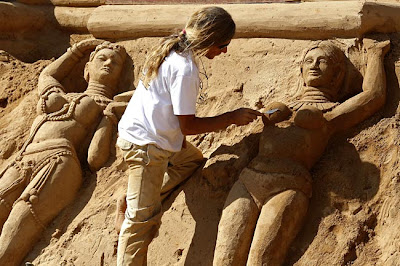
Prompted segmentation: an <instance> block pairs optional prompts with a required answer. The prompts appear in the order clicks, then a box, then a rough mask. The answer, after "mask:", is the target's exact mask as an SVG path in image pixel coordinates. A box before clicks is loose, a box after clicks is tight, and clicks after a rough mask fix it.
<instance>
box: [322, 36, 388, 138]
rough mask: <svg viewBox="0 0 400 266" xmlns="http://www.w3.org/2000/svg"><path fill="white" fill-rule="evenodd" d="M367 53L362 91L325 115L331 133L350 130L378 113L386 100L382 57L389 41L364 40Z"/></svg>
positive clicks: (386, 50)
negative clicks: (374, 41)
mask: <svg viewBox="0 0 400 266" xmlns="http://www.w3.org/2000/svg"><path fill="white" fill-rule="evenodd" d="M364 46H365V48H366V53H367V69H366V72H365V76H364V81H363V85H362V89H363V91H362V92H361V93H359V94H357V95H355V96H353V97H352V98H350V99H348V100H347V101H345V102H344V103H342V104H340V105H339V106H337V107H335V108H334V109H333V110H332V111H331V112H329V113H327V114H325V118H326V120H327V121H328V125H329V127H330V129H331V131H332V132H335V131H341V130H344V129H347V128H350V127H352V126H354V125H356V124H358V123H359V122H361V121H363V120H364V119H366V118H367V117H369V116H371V115H372V114H374V113H375V112H376V111H378V110H379V109H380V108H381V107H382V106H383V105H384V103H385V99H386V75H385V69H384V63H383V60H384V57H385V54H386V53H387V52H388V51H389V49H390V41H384V42H379V43H373V41H372V40H369V39H364Z"/></svg>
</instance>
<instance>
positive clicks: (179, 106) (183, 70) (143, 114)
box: [118, 51, 200, 152]
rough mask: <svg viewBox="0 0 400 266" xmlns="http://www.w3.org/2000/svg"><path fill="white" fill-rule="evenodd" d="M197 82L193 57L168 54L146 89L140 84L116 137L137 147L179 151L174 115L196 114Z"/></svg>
mask: <svg viewBox="0 0 400 266" xmlns="http://www.w3.org/2000/svg"><path fill="white" fill-rule="evenodd" d="M199 82H200V80H199V70H198V68H197V65H196V64H195V62H194V60H193V55H192V54H191V53H186V54H178V53H176V52H175V51H171V52H170V54H169V55H168V56H167V57H166V58H165V60H164V62H163V63H162V64H161V66H160V68H159V70H158V75H157V77H156V78H155V79H154V80H152V81H151V82H150V84H149V87H148V88H147V89H146V88H145V87H144V85H143V83H142V81H139V84H138V87H137V89H136V91H135V93H134V95H133V96H132V99H131V100H130V101H129V103H128V106H127V108H126V110H125V113H124V115H123V116H122V118H121V121H120V122H119V124H118V133H119V136H120V137H121V138H123V139H125V140H127V141H130V142H132V143H134V144H136V145H140V146H143V145H146V144H156V145H157V146H159V147H160V148H162V149H164V150H168V151H172V152H177V151H180V150H181V148H182V141H183V137H184V136H183V134H182V131H181V129H180V126H179V120H178V118H177V117H176V115H194V114H195V113H196V99H197V93H198V89H199Z"/></svg>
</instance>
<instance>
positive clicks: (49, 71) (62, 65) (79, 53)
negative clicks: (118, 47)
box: [38, 39, 102, 96]
mask: <svg viewBox="0 0 400 266" xmlns="http://www.w3.org/2000/svg"><path fill="white" fill-rule="evenodd" d="M101 42H102V41H101V40H97V39H90V40H84V41H81V42H79V43H77V44H74V45H73V46H72V47H70V48H68V50H67V52H65V53H64V54H63V55H62V56H60V57H59V58H58V59H57V60H55V61H54V62H52V63H51V64H50V65H48V66H47V67H46V68H45V69H44V70H43V71H42V73H40V76H39V81H38V93H39V96H41V95H43V94H45V93H46V92H47V91H48V90H49V89H51V88H54V87H56V88H57V89H58V90H60V91H62V90H63V87H62V85H61V83H60V81H61V80H62V79H64V78H65V77H66V76H67V75H68V74H69V73H70V72H71V70H72V69H73V68H74V67H75V66H76V64H77V63H78V62H79V61H80V59H81V58H82V57H83V56H84V54H85V53H86V52H87V51H88V50H93V49H94V48H95V47H96V46H97V45H98V44H100V43H101Z"/></svg>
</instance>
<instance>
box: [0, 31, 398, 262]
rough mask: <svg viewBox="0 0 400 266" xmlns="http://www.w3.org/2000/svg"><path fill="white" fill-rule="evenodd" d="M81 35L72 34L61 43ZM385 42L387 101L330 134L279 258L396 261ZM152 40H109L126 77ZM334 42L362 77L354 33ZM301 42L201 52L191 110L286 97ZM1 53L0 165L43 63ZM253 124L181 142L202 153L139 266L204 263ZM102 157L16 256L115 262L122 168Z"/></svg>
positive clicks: (13, 146)
mask: <svg viewBox="0 0 400 266" xmlns="http://www.w3.org/2000/svg"><path fill="white" fill-rule="evenodd" d="M85 37H87V36H72V37H71V40H70V41H71V42H73V41H77V40H79V39H81V38H85ZM390 37H391V40H392V50H391V52H390V53H389V54H388V56H387V58H386V60H385V67H386V72H387V83H388V99H387V103H386V105H385V107H384V108H383V109H382V110H381V111H380V112H378V113H377V114H375V115H374V116H373V117H371V118H370V119H368V120H366V121H365V122H363V123H362V124H360V125H359V126H357V127H355V128H353V129H352V130H349V131H347V132H345V133H343V134H342V135H339V136H336V137H334V138H333V139H332V140H331V142H330V143H329V146H328V147H327V149H326V151H325V153H324V155H323V156H322V158H321V159H320V161H319V162H318V163H317V164H316V165H315V167H314V168H313V170H312V176H313V197H312V198H311V202H310V207H309V211H308V214H307V218H306V221H305V223H304V226H303V228H302V230H301V232H300V234H299V235H298V236H297V238H296V240H295V241H294V243H293V245H292V246H291V249H290V252H289V253H288V256H287V261H286V263H285V264H286V265H399V261H400V252H399V250H400V244H399V243H400V233H399V232H400V222H399V220H400V212H399V206H400V205H399V203H400V202H399V201H400V165H399V158H400V156H399V140H398V139H399V133H398V132H399V130H398V127H399V125H400V117H399V110H398V103H399V98H400V90H399V79H400V34H392V35H390ZM156 42H157V39H156V38H143V39H138V40H134V41H122V42H120V43H121V44H123V45H124V46H125V47H126V49H127V51H128V53H129V55H130V56H131V58H132V60H133V62H134V65H135V68H134V72H135V74H134V75H135V84H136V83H137V75H138V73H139V72H140V70H141V66H142V64H143V61H144V58H145V56H146V52H147V51H148V50H149V49H150V47H151V46H153V45H154V44H155V43H156ZM337 42H338V44H339V45H340V46H341V47H342V48H343V50H344V51H346V53H347V55H348V56H349V58H350V59H351V60H352V62H353V64H354V69H359V70H361V72H362V70H363V66H362V62H361V61H360V60H359V58H360V53H359V52H358V50H357V49H356V48H355V47H356V45H355V43H356V40H355V39H346V40H342V39H340V40H337ZM310 44H311V41H297V40H285V39H235V40H233V41H232V43H231V45H230V46H229V48H228V53H227V54H225V55H222V56H219V57H217V58H216V59H214V60H208V59H205V58H204V59H203V64H204V69H203V68H202V66H201V62H200V64H199V66H200V69H201V72H206V73H207V76H208V77H209V78H208V81H207V80H205V79H204V80H203V81H204V83H205V84H207V83H208V86H206V88H205V89H204V93H205V94H207V96H206V97H205V100H204V101H203V102H202V103H200V104H199V105H198V112H197V115H198V116H213V115H217V114H220V113H222V112H225V111H229V110H233V109H235V108H239V107H250V108H254V109H262V108H263V107H264V106H265V105H266V104H268V103H269V102H271V101H287V100H288V99H289V98H290V96H291V95H293V94H295V93H296V91H297V82H298V78H299V62H300V58H301V55H302V52H303V51H304V49H305V48H307V47H308V46H309V45H310ZM64 46H65V45H62V47H61V45H60V46H57V47H54V48H53V49H54V50H53V51H51V53H52V54H55V56H59V55H61V53H62V51H63V49H65V47H64ZM60 47H61V48H60ZM10 51H11V53H12V52H13V51H12V49H10ZM1 58H3V59H2V60H3V61H0V80H1V82H0V163H1V168H2V167H4V166H5V164H6V163H7V162H8V161H10V160H12V158H13V155H14V154H15V153H16V152H17V151H18V149H19V148H20V147H21V146H22V144H23V142H24V141H25V139H26V138H27V135H28V133H29V128H30V124H31V123H32V121H33V119H34V117H35V112H36V102H37V94H36V84H37V79H38V75H39V73H40V71H41V70H42V69H43V68H44V67H45V66H46V65H48V64H49V63H50V62H51V61H52V59H48V58H46V59H45V60H39V59H40V58H42V57H40V55H38V56H37V58H34V56H32V55H30V56H29V58H28V59H26V58H27V57H25V59H24V56H20V55H19V54H13V56H10V57H9V56H7V54H6V55H5V56H3V57H1ZM6 58H8V59H6ZM16 58H22V60H23V61H21V60H20V59H16ZM77 72H79V71H77ZM355 74H357V71H355V72H354V75H355ZM355 76H356V75H355ZM357 81H358V80H357V79H355V78H354V79H351V80H349V81H348V84H351V86H356V85H357ZM66 83H67V84H68V85H69V86H72V85H71V84H73V83H71V80H70V81H66ZM76 86H82V84H80V85H76ZM262 127H263V125H262V123H261V121H258V120H257V121H255V122H253V123H251V124H249V125H248V126H243V127H237V126H231V127H229V128H228V129H227V130H225V131H221V132H217V133H210V134H202V135H198V136H194V137H191V138H190V141H191V142H192V143H193V144H195V145H196V146H198V147H199V148H200V149H201V150H202V151H203V153H204V155H205V157H207V158H208V160H207V162H206V164H205V165H204V167H203V168H202V169H199V170H198V171H197V172H196V173H195V174H194V175H193V176H192V177H191V178H190V179H189V180H188V181H187V182H186V183H184V184H183V185H182V186H180V187H179V188H178V189H177V190H176V191H175V192H174V193H173V194H172V195H171V196H169V197H168V198H167V199H166V200H165V202H164V203H163V210H164V214H163V217H162V225H161V227H160V231H159V234H158V235H157V237H156V238H155V239H154V241H153V242H152V243H151V245H150V247H149V252H148V264H149V265H199V266H200V265H204V266H206V265H211V264H212V258H213V251H214V247H215V241H216V235H217V226H218V221H219V218H220V215H221V211H222V209H223V204H224V200H225V198H226V196H227V193H228V191H229V189H230V187H231V186H232V185H233V183H234V181H235V180H236V179H237V177H238V174H239V173H240V170H241V169H243V168H244V167H245V166H246V165H247V163H248V162H249V161H250V160H251V159H252V158H253V157H254V156H255V155H256V154H257V152H258V151H257V150H258V138H259V134H258V133H259V132H260V131H261V130H262ZM112 152H113V154H112V156H111V157H112V158H111V159H110V160H109V161H108V163H107V165H106V166H105V167H103V168H102V169H101V170H99V171H98V172H97V173H91V172H90V171H89V170H87V169H84V175H85V179H84V183H83V186H82V188H81V190H80V193H79V196H78V197H77V199H76V201H75V202H74V203H73V204H72V205H70V206H69V207H67V208H66V209H65V210H64V211H63V212H61V213H60V215H58V217H57V218H56V219H55V220H54V221H53V222H52V223H51V224H50V225H49V226H48V228H47V229H46V230H45V232H44V233H43V236H42V238H41V240H40V241H39V242H38V243H37V244H36V246H35V248H34V249H33V250H32V251H31V252H30V254H29V255H28V256H27V258H26V261H30V262H33V263H34V264H35V265H49V266H50V265H115V262H116V246H117V234H116V231H115V230H114V212H115V209H116V199H117V197H118V196H119V195H120V194H121V193H123V192H124V190H125V189H126V182H127V173H126V168H125V166H124V164H123V162H122V159H121V156H120V154H119V151H118V150H117V149H114V150H113V151H112ZM0 182H1V180H0Z"/></svg>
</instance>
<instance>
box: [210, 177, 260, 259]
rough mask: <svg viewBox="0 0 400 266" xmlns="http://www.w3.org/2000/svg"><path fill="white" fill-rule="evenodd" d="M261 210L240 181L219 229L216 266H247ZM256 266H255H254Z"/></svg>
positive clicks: (235, 185) (235, 186)
mask: <svg viewBox="0 0 400 266" xmlns="http://www.w3.org/2000/svg"><path fill="white" fill-rule="evenodd" d="M258 214H259V209H258V207H257V205H256V204H255V202H254V201H253V198H252V197H251V195H250V194H249V193H248V192H247V190H246V187H245V186H244V185H243V183H242V182H241V181H240V180H238V181H237V182H236V183H235V184H234V186H233V187H232V189H231V191H230V192H229V195H228V198H227V199H226V202H225V206H224V210H223V211H222V216H221V220H220V222H219V226H218V236H217V243H216V246H215V253H214V262H213V265H214V266H227V265H232V266H240V265H245V264H246V260H247V254H248V252H249V248H250V243H251V239H252V238H253V232H254V227H255V225H256V222H257V218H258ZM254 265H256V264H254Z"/></svg>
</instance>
